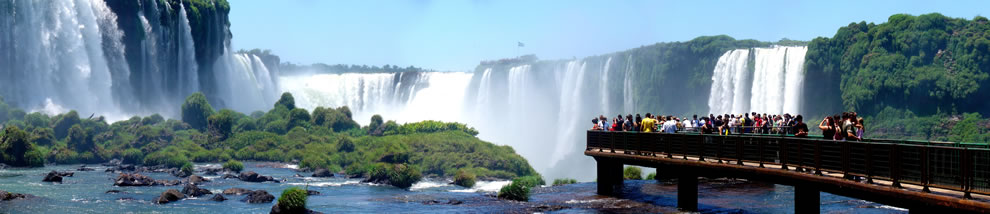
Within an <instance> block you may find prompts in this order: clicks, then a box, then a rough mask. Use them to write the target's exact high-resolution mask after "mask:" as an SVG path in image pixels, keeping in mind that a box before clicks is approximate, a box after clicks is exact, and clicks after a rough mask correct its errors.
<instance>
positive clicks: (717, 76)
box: [708, 46, 808, 114]
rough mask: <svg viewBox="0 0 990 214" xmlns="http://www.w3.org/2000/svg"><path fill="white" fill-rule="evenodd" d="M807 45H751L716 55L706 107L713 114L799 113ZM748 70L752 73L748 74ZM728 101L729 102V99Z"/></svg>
mask: <svg viewBox="0 0 990 214" xmlns="http://www.w3.org/2000/svg"><path fill="white" fill-rule="evenodd" d="M807 50H808V48H807V47H786V46H775V47H772V48H753V51H752V52H753V54H752V59H753V62H754V63H755V64H754V65H753V68H754V71H750V70H749V69H748V66H749V61H750V53H749V51H748V50H747V49H739V50H730V51H728V52H726V53H725V54H723V55H722V56H721V57H719V60H718V64H717V65H716V66H715V70H714V74H713V75H712V88H711V96H710V97H709V100H708V107H709V110H710V111H711V112H713V113H736V114H738V113H743V112H758V113H771V114H782V113H792V114H793V113H799V111H800V106H799V103H800V102H801V97H800V94H801V87H802V85H803V81H804V56H805V53H806V52H807ZM750 73H752V75H750ZM730 101H731V102H730Z"/></svg>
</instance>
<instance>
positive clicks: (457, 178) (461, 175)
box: [454, 170, 477, 188]
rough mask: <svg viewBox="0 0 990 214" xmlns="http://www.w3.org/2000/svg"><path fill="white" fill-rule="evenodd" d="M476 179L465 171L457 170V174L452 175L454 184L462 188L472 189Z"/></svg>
mask: <svg viewBox="0 0 990 214" xmlns="http://www.w3.org/2000/svg"><path fill="white" fill-rule="evenodd" d="M476 179H477V178H476V177H475V175H474V173H471V172H468V171H466V170H457V174H456V175H454V184H456V185H458V186H462V187H467V188H471V187H474V182H475V180H476Z"/></svg>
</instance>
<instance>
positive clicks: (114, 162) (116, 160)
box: [103, 158, 123, 166]
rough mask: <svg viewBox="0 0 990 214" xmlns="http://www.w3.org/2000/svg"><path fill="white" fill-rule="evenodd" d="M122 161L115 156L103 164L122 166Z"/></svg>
mask: <svg viewBox="0 0 990 214" xmlns="http://www.w3.org/2000/svg"><path fill="white" fill-rule="evenodd" d="M121 163H123V162H122V161H120V159H116V158H114V159H112V160H110V161H107V162H106V163H103V166H120V164H121Z"/></svg>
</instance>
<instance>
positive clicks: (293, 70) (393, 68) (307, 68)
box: [279, 62, 437, 75]
mask: <svg viewBox="0 0 990 214" xmlns="http://www.w3.org/2000/svg"><path fill="white" fill-rule="evenodd" d="M279 69H280V70H281V71H282V73H283V74H289V75H291V74H306V73H324V74H340V73H403V72H435V71H437V70H432V69H424V68H419V67H415V66H407V67H399V66H398V65H389V64H385V65H383V66H381V67H378V66H377V65H372V66H368V65H345V64H336V65H329V64H324V63H315V64H311V65H299V64H294V63H291V62H285V63H282V64H281V66H280V68H279Z"/></svg>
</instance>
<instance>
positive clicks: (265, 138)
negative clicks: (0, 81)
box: [0, 93, 537, 181]
mask: <svg viewBox="0 0 990 214" xmlns="http://www.w3.org/2000/svg"><path fill="white" fill-rule="evenodd" d="M181 112H182V118H181V120H174V119H165V118H163V117H162V116H159V115H157V114H155V115H151V116H148V117H143V118H142V117H137V116H135V117H133V118H131V119H129V120H124V121H118V122H114V123H107V121H106V120H105V119H104V118H103V117H93V116H89V117H86V116H80V115H79V114H78V113H76V112H75V111H70V112H68V113H64V114H60V115H55V116H49V115H45V114H42V113H37V112H36V113H30V114H28V113H25V112H24V111H23V110H21V109H17V108H12V107H9V106H8V105H7V104H4V103H3V102H0V124H3V127H4V131H3V132H2V133H0V140H2V145H0V149H2V150H3V152H2V153H0V155H2V163H5V164H8V165H12V166H41V165H43V164H46V163H47V164H73V163H102V162H105V161H108V160H111V159H120V160H122V161H123V162H124V163H127V164H143V165H148V166H155V165H164V166H167V167H176V168H178V167H181V166H183V165H185V164H187V163H189V162H224V161H228V160H254V161H278V162H297V161H298V163H299V165H300V167H301V168H308V169H314V170H315V169H328V170H330V171H331V172H341V173H346V174H349V175H352V176H364V177H374V176H376V175H378V174H381V175H384V176H393V177H392V178H391V179H389V178H386V180H392V181H394V180H396V178H395V176H403V175H406V174H414V175H415V176H414V178H415V180H418V179H419V178H420V176H421V175H427V176H429V175H434V176H450V177H452V176H454V175H455V173H457V172H458V171H459V170H461V171H466V172H470V173H473V174H474V175H477V176H478V177H479V178H502V179H508V178H514V177H518V176H528V175H537V173H536V171H535V170H533V169H532V168H531V167H530V165H529V163H528V162H527V161H526V160H525V159H524V158H522V157H521V156H519V155H518V154H516V153H515V151H514V150H513V149H512V148H511V147H509V146H497V145H494V144H491V143H488V142H484V141H481V140H480V139H478V138H477V137H475V136H476V135H477V134H478V131H476V130H475V129H473V128H470V127H467V126H466V125H464V124H459V123H444V122H438V121H423V122H418V123H408V124H397V123H396V122H394V121H385V120H384V118H382V117H381V116H377V115H376V116H374V117H372V118H371V119H370V120H371V121H370V123H369V125H368V126H364V127H361V126H360V125H358V123H357V122H355V121H354V120H353V118H352V117H351V116H352V114H351V111H350V110H349V109H348V108H347V107H346V106H344V107H338V108H323V107H318V108H316V109H314V110H312V111H308V110H306V109H302V108H297V107H296V106H295V102H294V99H293V97H292V95H291V94H289V93H285V94H283V95H282V97H281V99H280V100H279V101H278V102H277V103H275V105H274V106H273V108H272V109H271V110H269V111H268V112H260V111H258V112H254V113H251V114H250V115H246V114H242V113H238V112H234V111H231V110H228V109H223V110H219V111H216V110H215V109H214V108H213V107H212V106H211V105H210V103H209V102H208V101H207V99H206V97H205V96H204V95H203V94H201V93H195V94H193V95H191V96H189V97H188V98H187V99H186V101H185V103H183V105H182V106H181ZM390 169H395V170H396V171H400V170H399V169H401V172H402V173H394V172H392V171H389V170H390Z"/></svg>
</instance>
